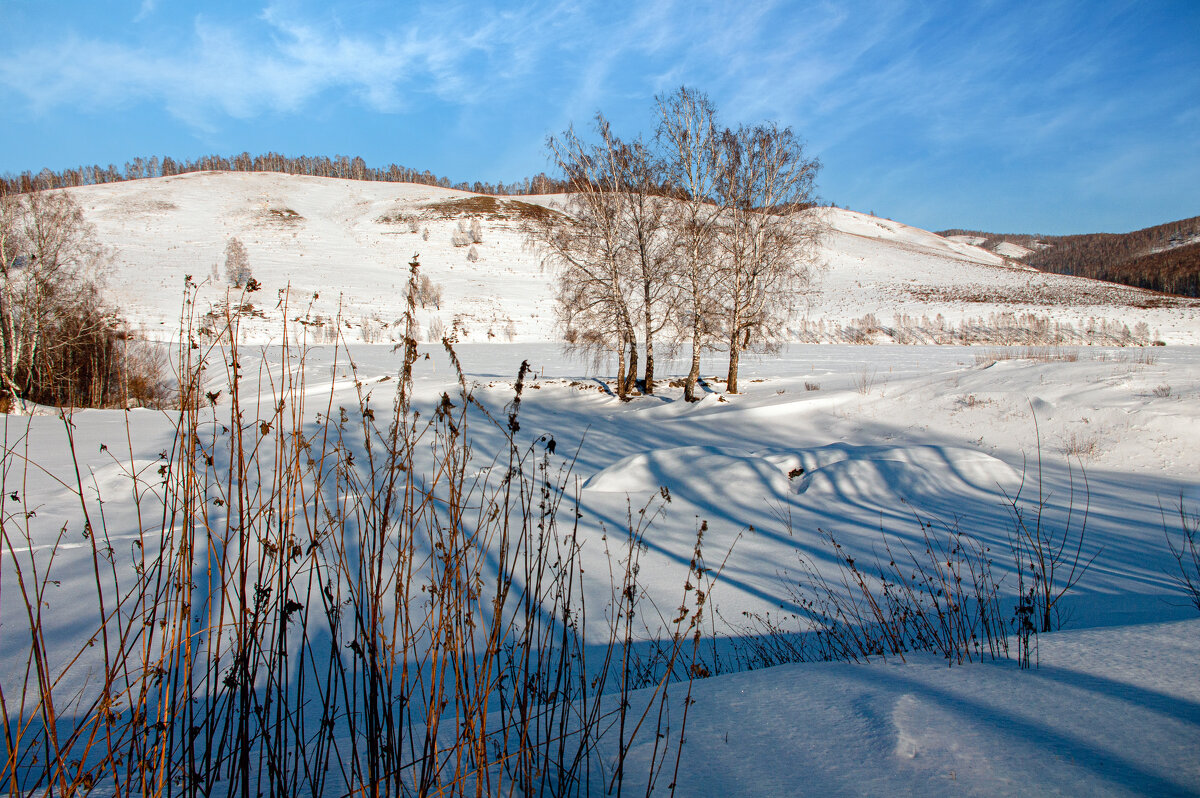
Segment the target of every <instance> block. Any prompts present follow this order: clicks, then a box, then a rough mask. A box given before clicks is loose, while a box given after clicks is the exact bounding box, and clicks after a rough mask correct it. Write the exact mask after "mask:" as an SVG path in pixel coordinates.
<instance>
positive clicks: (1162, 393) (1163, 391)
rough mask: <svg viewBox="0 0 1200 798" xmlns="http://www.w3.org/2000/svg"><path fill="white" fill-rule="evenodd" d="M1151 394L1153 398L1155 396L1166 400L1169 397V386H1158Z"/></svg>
mask: <svg viewBox="0 0 1200 798" xmlns="http://www.w3.org/2000/svg"><path fill="white" fill-rule="evenodd" d="M1151 393H1152V394H1154V395H1155V396H1157V397H1158V398H1159V399H1166V398H1167V397H1168V396H1170V395H1171V386H1170V385H1159V386H1158V387H1157V388H1155V389H1154V390H1153V391H1151Z"/></svg>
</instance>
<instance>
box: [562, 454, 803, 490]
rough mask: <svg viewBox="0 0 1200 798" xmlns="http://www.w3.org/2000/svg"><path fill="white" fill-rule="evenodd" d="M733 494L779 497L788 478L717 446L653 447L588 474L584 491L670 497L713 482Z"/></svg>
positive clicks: (761, 460) (762, 461)
mask: <svg viewBox="0 0 1200 798" xmlns="http://www.w3.org/2000/svg"><path fill="white" fill-rule="evenodd" d="M714 480H715V481H717V482H719V483H720V485H721V486H722V488H723V489H726V490H731V489H736V491H737V492H738V493H742V494H745V493H751V492H760V493H767V494H772V493H773V494H777V495H783V494H786V493H787V491H788V480H787V477H786V476H785V475H784V473H783V472H782V471H781V470H780V469H779V467H778V466H776V465H775V464H774V463H773V462H771V461H770V460H768V459H767V458H765V457H760V456H757V455H753V454H746V453H743V452H738V451H736V450H733V449H724V448H719V447H716V446H681V447H678V448H672V449H656V450H654V451H650V452H643V453H641V454H634V455H630V456H629V457H626V458H624V459H621V460H618V461H617V462H616V463H613V464H612V465H610V466H609V467H608V468H605V469H604V470H602V471H600V472H598V473H596V474H593V475H592V476H591V477H590V478H589V479H588V480H587V482H585V483H584V485H583V489H584V490H590V491H596V492H602V493H636V492H638V491H648V490H658V489H659V488H666V489H667V490H669V491H671V492H672V493H691V494H703V493H705V492H707V490H708V488H709V487H710V486H712V484H713V482H714Z"/></svg>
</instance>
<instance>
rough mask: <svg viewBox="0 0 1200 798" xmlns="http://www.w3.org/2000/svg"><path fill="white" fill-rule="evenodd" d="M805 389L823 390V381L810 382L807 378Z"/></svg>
mask: <svg viewBox="0 0 1200 798" xmlns="http://www.w3.org/2000/svg"><path fill="white" fill-rule="evenodd" d="M804 390H806V391H819V390H821V383H819V382H809V381H808V380H805V381H804Z"/></svg>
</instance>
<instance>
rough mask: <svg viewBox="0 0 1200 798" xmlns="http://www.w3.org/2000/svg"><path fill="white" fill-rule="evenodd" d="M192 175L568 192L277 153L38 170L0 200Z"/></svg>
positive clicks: (559, 186) (16, 180)
mask: <svg viewBox="0 0 1200 798" xmlns="http://www.w3.org/2000/svg"><path fill="white" fill-rule="evenodd" d="M191 172H277V173H279V174H287V175H305V176H308V177H336V178H341V179H343V180H366V181H373V182H380V183H420V184H422V185H428V186H440V187H441V188H452V189H458V190H460V191H472V192H475V193H476V194H493V195H502V196H514V195H522V194H556V193H560V192H564V191H566V190H567V186H566V184H565V183H563V182H562V181H561V180H556V179H554V178H551V177H549V176H547V175H546V174H544V173H542V174H537V175H534V176H533V177H526V178H524V179H522V180H517V181H514V182H512V183H504V182H502V181H501V182H498V183H495V184H493V183H487V182H482V181H479V180H476V181H475V182H473V183H467V182H465V181H463V182H458V183H451V182H450V180H449V178H446V177H442V176H438V175H435V174H434V173H433V172H431V171H429V170H428V169H425V170H423V171H418V170H417V169H413V168H411V167H407V166H399V165H397V164H394V163H393V164H388V165H387V166H386V167H371V166H367V164H366V162H365V161H364V160H363V159H362V158H360V157H354V158H351V157H349V156H346V155H338V156H335V157H333V158H329V157H328V156H324V155H318V156H310V155H300V156H296V157H288V156H286V155H280V154H279V153H276V152H269V153H266V154H265V155H251V154H250V153H248V152H243V153H241V154H240V155H235V156H233V157H228V158H227V157H225V156H222V155H204V156H201V157H199V158H196V159H195V160H178V161H177V160H175V159H174V158H171V157H169V156H167V157H164V158H162V159H161V160H160V159H159V157H158V156H157V155H153V156H151V157H149V158H141V157H138V158H134V159H133V160H132V161H127V162H126V163H125V166H124V167H123V168H122V167H118V166H117V165H116V164H109V165H108V166H107V167H105V166H100V165H99V164H95V165H92V166H78V167H75V168H74V169H63V170H62V171H61V172H54V171H51V170H50V169H43V170H42V171H40V172H38V173H37V174H34V173H33V172H29V171H26V172H22V173H20V174H18V175H12V174H7V175H4V176H0V194H27V193H29V192H31V191H45V190H49V189H58V188H76V187H78V186H92V185H99V184H103V183H120V182H124V181H126V180H140V179H142V178H145V177H171V176H173V175H182V174H188V173H191Z"/></svg>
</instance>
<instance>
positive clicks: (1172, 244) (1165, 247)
mask: <svg viewBox="0 0 1200 798" xmlns="http://www.w3.org/2000/svg"><path fill="white" fill-rule="evenodd" d="M939 235H942V236H953V235H970V236H977V237H981V238H984V239H986V240H985V241H984V243H983V245H982V246H984V247H987V248H988V249H992V248H994V247H995V246H996V245H997V244H999V243H1001V242H1003V241H1010V242H1012V243H1014V244H1020V245H1021V246H1023V247H1027V248H1029V249H1031V250H1033V251H1032V252H1031V253H1030V254H1028V255H1026V256H1025V257H1024V258H1023V259H1022V260H1023V261H1024V262H1025V263H1028V264H1029V265H1030V266H1033V267H1035V268H1038V269H1041V270H1042V271H1045V272H1053V273H1055V274H1069V275H1074V276H1076V277H1091V278H1093V279H1096V280H1107V281H1109V282H1114V283H1122V284H1124V285H1131V286H1135V287H1137V288H1146V289H1149V290H1151V291H1161V292H1162V293H1166V294H1177V295H1179V296H1188V297H1200V216H1193V217H1191V218H1188V219H1180V220H1179V221H1175V222H1168V223H1166V224H1160V225H1156V226H1154V227H1146V228H1143V229H1141V230H1135V231H1133V232H1132V233H1087V234H1084V235H1074V236H1040V235H1029V234H1027V233H1017V234H1000V233H987V232H983V231H979V230H943V231H941V232H940V233H939Z"/></svg>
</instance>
